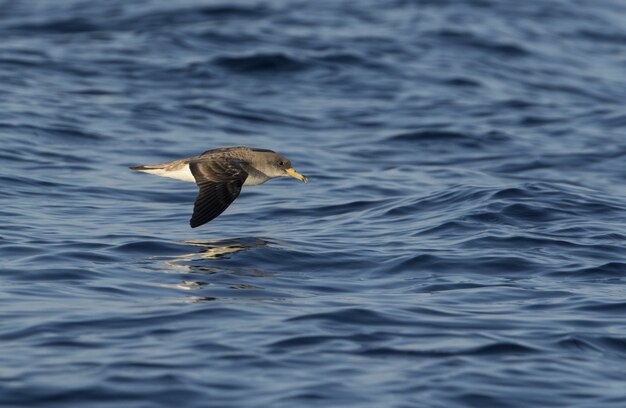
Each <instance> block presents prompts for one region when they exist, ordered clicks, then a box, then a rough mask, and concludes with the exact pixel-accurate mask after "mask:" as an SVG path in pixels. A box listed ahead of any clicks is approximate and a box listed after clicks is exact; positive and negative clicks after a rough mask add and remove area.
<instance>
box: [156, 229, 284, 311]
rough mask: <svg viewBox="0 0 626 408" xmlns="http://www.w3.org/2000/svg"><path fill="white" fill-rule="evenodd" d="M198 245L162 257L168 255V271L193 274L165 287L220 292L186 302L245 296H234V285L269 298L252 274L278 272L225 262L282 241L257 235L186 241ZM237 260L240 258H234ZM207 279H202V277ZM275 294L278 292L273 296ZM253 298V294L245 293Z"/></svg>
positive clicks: (165, 262) (257, 275) (166, 260)
mask: <svg viewBox="0 0 626 408" xmlns="http://www.w3.org/2000/svg"><path fill="white" fill-rule="evenodd" d="M184 243H185V244H187V245H190V246H192V247H193V248H194V249H196V251H195V252H192V253H188V254H183V255H176V256H166V257H159V258H161V259H165V261H164V262H163V265H165V266H166V267H167V271H166V272H168V273H176V274H185V275H193V276H189V278H190V279H185V280H183V281H181V282H180V283H173V284H162V285H161V286H163V287H169V288H176V289H180V290H185V291H197V290H202V291H210V292H211V294H212V295H219V296H192V297H190V298H186V299H185V301H186V302H203V301H215V300H218V299H224V298H231V299H232V298H241V296H240V295H237V296H234V295H233V292H232V290H233V289H240V290H241V289H246V290H249V291H254V292H255V294H254V295H253V298H267V296H266V295H261V296H259V291H264V290H263V288H261V287H259V286H257V285H254V284H251V283H249V282H248V280H249V279H250V278H253V279H257V278H260V277H265V276H272V275H274V273H271V272H266V271H262V270H260V269H258V268H252V269H250V267H249V266H248V267H237V266H233V265H232V263H231V264H228V266H227V265H225V263H224V261H227V260H229V259H230V258H231V257H232V256H233V255H235V254H237V253H240V252H243V251H248V250H252V249H259V248H267V247H268V246H270V245H273V246H276V245H278V243H276V242H274V241H271V240H268V239H264V238H257V237H247V238H231V239H222V240H212V241H196V240H188V241H185V242H184ZM234 263H236V262H234ZM200 277H202V278H204V279H198V278H200ZM270 297H271V298H275V297H274V296H270ZM245 298H246V299H250V298H251V297H250V296H249V295H246V296H245Z"/></svg>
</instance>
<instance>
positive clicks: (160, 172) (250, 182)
mask: <svg viewBox="0 0 626 408" xmlns="http://www.w3.org/2000/svg"><path fill="white" fill-rule="evenodd" d="M139 171H141V172H143V173H148V174H153V175H155V176H161V177H167V178H173V179H176V180H182V181H187V182H190V183H195V182H196V179H195V178H194V177H193V174H191V169H189V164H186V165H184V166H182V167H180V168H178V169H176V170H167V169H144V170H139ZM266 181H267V177H254V176H253V175H250V176H248V178H247V179H246V181H245V182H244V183H243V185H244V186H255V185H258V184H262V183H264V182H266Z"/></svg>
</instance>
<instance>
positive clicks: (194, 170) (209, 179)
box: [189, 157, 248, 228]
mask: <svg viewBox="0 0 626 408" xmlns="http://www.w3.org/2000/svg"><path fill="white" fill-rule="evenodd" d="M189 169H190V170H191V174H193V177H194V178H195V179H196V184H197V185H198V188H200V192H199V193H198V197H196V203H195V205H194V208H193V215H192V216H191V220H189V224H190V225H191V228H196V227H199V226H200V225H202V224H206V223H207V222H209V221H211V220H212V219H213V218H215V217H217V216H218V215H220V214H221V213H223V212H224V210H225V209H226V208H228V206H229V205H230V204H231V203H232V202H233V201H234V200H235V198H237V196H239V193H240V192H241V186H243V183H244V182H245V181H246V178H247V177H248V173H247V172H246V171H245V170H243V168H242V167H241V165H240V163H239V161H238V160H235V159H232V158H226V157H224V158H219V159H215V160H207V161H202V160H198V161H192V162H190V163H189Z"/></svg>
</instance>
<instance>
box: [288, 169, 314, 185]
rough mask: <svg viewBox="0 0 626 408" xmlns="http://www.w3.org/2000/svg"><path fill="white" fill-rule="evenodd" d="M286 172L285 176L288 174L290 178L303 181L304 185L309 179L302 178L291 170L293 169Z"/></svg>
mask: <svg viewBox="0 0 626 408" xmlns="http://www.w3.org/2000/svg"><path fill="white" fill-rule="evenodd" d="M286 171H287V174H289V175H290V176H291V177H293V178H295V179H298V180H300V181H303V182H305V183H306V182H308V181H309V179H308V178H306V176H303V175H302V174H300V173H298V172H297V171H295V170H294V169H293V167H292V168H290V169H287V170H286Z"/></svg>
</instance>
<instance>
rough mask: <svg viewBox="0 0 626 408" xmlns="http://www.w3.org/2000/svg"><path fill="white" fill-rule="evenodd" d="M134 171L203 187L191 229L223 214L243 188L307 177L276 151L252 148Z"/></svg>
mask: <svg viewBox="0 0 626 408" xmlns="http://www.w3.org/2000/svg"><path fill="white" fill-rule="evenodd" d="M131 169H132V170H136V171H141V172H143V173H148V174H154V175H156V176H161V177H168V178H173V179H177V180H182V181H188V182H195V183H196V184H197V185H198V187H199V188H200V192H199V194H198V197H197V198H196V203H195V207H194V212H193V216H192V217H191V220H190V224H191V227H192V228H195V227H198V226H200V225H202V224H205V223H207V222H209V221H211V220H212V219H213V218H215V217H217V216H218V215H220V214H221V213H222V212H223V211H224V210H225V209H226V208H227V207H228V206H229V205H230V204H231V203H232V202H233V201H234V200H235V198H237V196H239V193H240V192H241V188H242V187H243V186H254V185H258V184H263V183H265V182H266V181H268V180H270V179H273V178H276V177H284V176H286V177H293V178H296V179H298V180H301V181H303V182H305V183H306V182H307V178H306V177H305V176H303V175H301V174H299V173H298V172H296V171H295V170H294V169H293V167H292V166H291V162H290V161H289V160H288V159H287V158H285V157H283V156H281V155H279V154H278V153H276V152H273V151H271V150H265V149H254V148H250V147H243V146H238V147H223V148H219V149H213V150H207V151H206V152H204V153H202V154H200V155H198V156H192V157H187V158H184V159H180V160H175V161H171V162H166V163H159V164H149V165H143V166H135V167H131Z"/></svg>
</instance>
